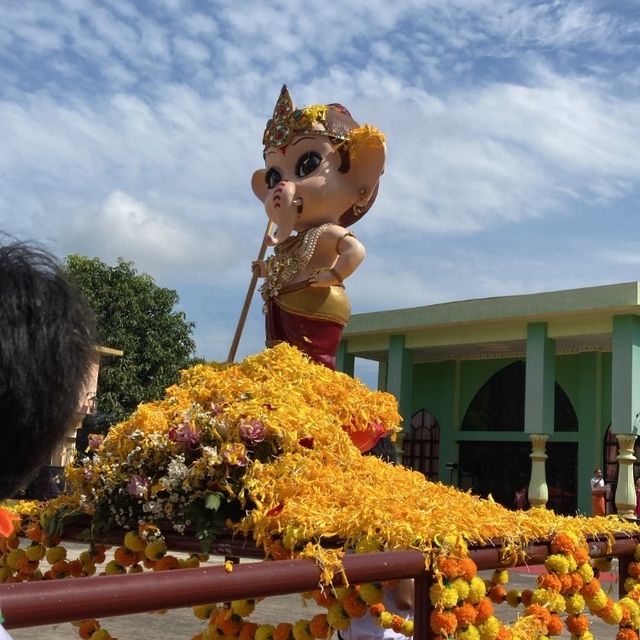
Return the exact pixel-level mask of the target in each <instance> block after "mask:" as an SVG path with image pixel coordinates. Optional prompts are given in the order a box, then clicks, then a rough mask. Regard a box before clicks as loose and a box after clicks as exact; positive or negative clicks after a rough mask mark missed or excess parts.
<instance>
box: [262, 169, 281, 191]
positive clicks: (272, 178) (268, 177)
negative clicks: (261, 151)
mask: <svg viewBox="0 0 640 640" xmlns="http://www.w3.org/2000/svg"><path fill="white" fill-rule="evenodd" d="M264 179H265V182H266V183H267V186H268V187H269V189H273V188H274V187H275V186H276V185H277V184H278V183H280V182H282V176H281V175H280V172H279V171H278V170H277V169H273V168H271V169H269V170H268V171H267V173H266V174H265V176H264Z"/></svg>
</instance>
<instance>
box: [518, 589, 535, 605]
mask: <svg viewBox="0 0 640 640" xmlns="http://www.w3.org/2000/svg"><path fill="white" fill-rule="evenodd" d="M532 599H533V590H532V589H523V590H522V591H521V592H520V602H522V604H523V605H524V606H525V607H528V606H529V605H530V604H531V601H532Z"/></svg>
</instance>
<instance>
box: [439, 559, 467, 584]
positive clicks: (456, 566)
mask: <svg viewBox="0 0 640 640" xmlns="http://www.w3.org/2000/svg"><path fill="white" fill-rule="evenodd" d="M436 567H437V569H438V571H440V573H441V574H442V575H443V576H444V577H445V578H447V579H448V580H453V579H455V578H457V577H458V576H460V573H461V571H462V569H461V567H460V559H459V558H452V557H451V556H438V557H437V558H436Z"/></svg>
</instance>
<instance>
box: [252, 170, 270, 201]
mask: <svg viewBox="0 0 640 640" xmlns="http://www.w3.org/2000/svg"><path fill="white" fill-rule="evenodd" d="M266 173H267V170H266V169H258V170H257V171H256V172H255V173H254V174H253V176H252V177H251V188H252V189H253V193H255V194H256V198H258V200H260V202H264V201H265V200H266V199H267V194H268V193H269V187H268V186H267V182H266V180H265V179H264V177H265V175H266Z"/></svg>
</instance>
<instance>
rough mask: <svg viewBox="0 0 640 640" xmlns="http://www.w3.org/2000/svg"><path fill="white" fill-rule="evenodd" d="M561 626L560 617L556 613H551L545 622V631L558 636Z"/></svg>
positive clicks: (562, 626)
mask: <svg viewBox="0 0 640 640" xmlns="http://www.w3.org/2000/svg"><path fill="white" fill-rule="evenodd" d="M563 628H564V625H563V624H562V618H561V617H560V616H559V615H558V614H557V613H552V614H551V616H550V617H549V622H547V633H548V634H549V635H550V636H559V635H560V634H561V633H562V629H563Z"/></svg>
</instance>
